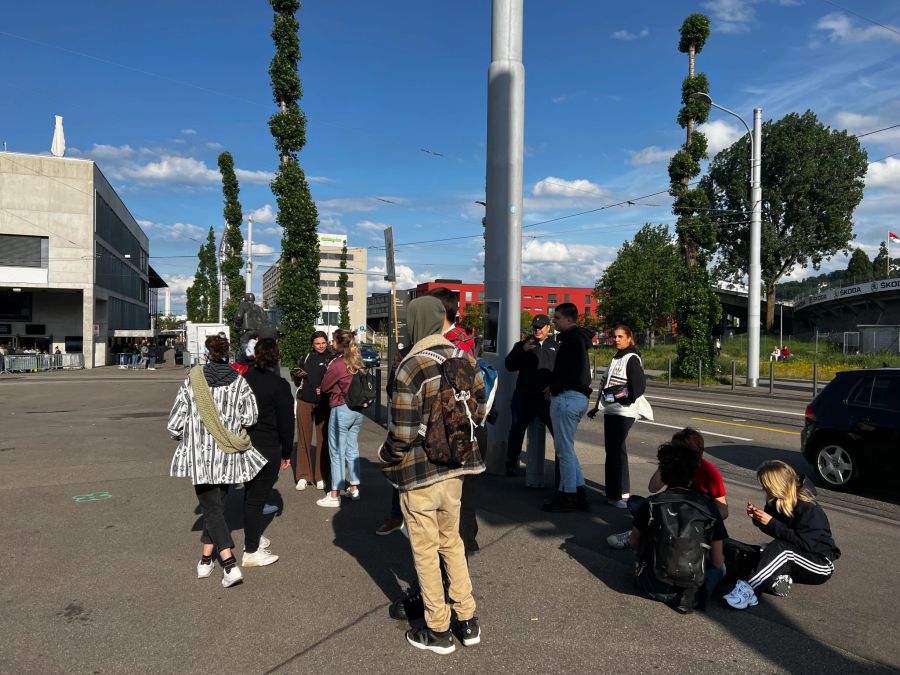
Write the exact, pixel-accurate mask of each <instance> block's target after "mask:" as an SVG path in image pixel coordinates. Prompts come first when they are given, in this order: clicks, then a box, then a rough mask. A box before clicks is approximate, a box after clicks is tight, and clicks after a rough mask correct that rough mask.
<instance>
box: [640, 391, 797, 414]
mask: <svg viewBox="0 0 900 675" xmlns="http://www.w3.org/2000/svg"><path fill="white" fill-rule="evenodd" d="M647 398H649V399H650V400H651V401H652V400H653V399H656V400H657V401H676V402H678V403H694V404H696V405H711V406H715V407H717V408H736V409H737V410H752V411H753V412H765V413H772V414H773V415H795V416H797V417H803V416H804V415H805V413H800V412H790V411H787V410H769V409H767V408H748V407H746V406H743V405H730V404H728V403H709V402H708V401H690V400H688V399H686V398H667V397H665V396H647Z"/></svg>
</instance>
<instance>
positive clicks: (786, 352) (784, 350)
mask: <svg viewBox="0 0 900 675" xmlns="http://www.w3.org/2000/svg"><path fill="white" fill-rule="evenodd" d="M791 356H792V354H791V350H790V349H788V346H787V345H784V346H783V347H782V348H781V360H782V361H787V360H788V359H789V358H791Z"/></svg>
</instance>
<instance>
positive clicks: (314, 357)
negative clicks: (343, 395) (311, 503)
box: [294, 330, 333, 490]
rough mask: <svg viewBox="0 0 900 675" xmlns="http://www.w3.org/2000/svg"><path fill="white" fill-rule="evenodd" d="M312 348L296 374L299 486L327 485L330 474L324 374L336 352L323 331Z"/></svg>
mask: <svg viewBox="0 0 900 675" xmlns="http://www.w3.org/2000/svg"><path fill="white" fill-rule="evenodd" d="M310 342H311V344H312V350H311V351H310V352H309V353H308V354H307V355H306V356H305V357H304V359H303V365H302V367H301V368H300V369H298V370H297V372H295V373H294V377H295V378H297V379H298V380H299V384H298V386H297V473H296V474H295V479H296V481H297V489H298V490H305V489H306V488H307V486H308V485H309V484H311V483H315V485H316V488H317V489H319V490H324V489H325V478H330V474H331V470H330V469H331V467H330V465H329V464H330V461H331V460H330V458H329V456H328V436H327V435H328V413H329V410H330V409H329V406H328V397H327V396H322V388H321V387H322V378H323V377H324V376H325V371H326V370H327V369H328V362H329V361H331V358H332V356H333V354H332V352H331V350H330V349H328V337H327V336H326V335H325V333H324V331H320V330H317V331H316V332H315V333H313V334H312V339H311V341H310ZM314 429H315V432H316V457H315V463H316V468H315V472H313V468H312V465H311V461H312V460H311V455H312V440H313V430H314Z"/></svg>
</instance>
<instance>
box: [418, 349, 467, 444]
mask: <svg viewBox="0 0 900 675" xmlns="http://www.w3.org/2000/svg"><path fill="white" fill-rule="evenodd" d="M465 353H466V352H464V351H463V350H462V349H460V348H459V347H456V346H454V347H453V353H452V354H451V355H450V356H442V355H441V354H438V353H437V352H433V351H431V350H430V349H423V350H422V351H420V352H416V354H414V355H413V356H418V355H419V354H421V355H422V356H427V357H428V358H430V359H432V360H434V361H437V362H438V364H439V365H441V366H443V365H444V362H445V361H446V360H447V359H448V358H450V359H456V358H462V357H463V354H465ZM441 375H442V376H443V373H442V374H441ZM448 384H449V382H448ZM450 389H451V390H452V391H453V398H455V399H456V400H457V402H459V403H462V404H463V408H464V409H465V411H466V417H467V418H468V420H469V441H474V440H475V427H476V426H477V425H476V424H475V419H474V418H473V417H472V411H471V410H469V404H468V401H469V399H470V398H471V397H472V392H470V391H457V390H456V389H455V388H454V387H453V386H452V385H451V386H450ZM423 427H425V425H424V424H422V425H420V426H419V433H420V434H421V435H423V436H424V435H425V431H424V429H423Z"/></svg>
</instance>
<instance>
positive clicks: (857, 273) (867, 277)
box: [844, 248, 874, 284]
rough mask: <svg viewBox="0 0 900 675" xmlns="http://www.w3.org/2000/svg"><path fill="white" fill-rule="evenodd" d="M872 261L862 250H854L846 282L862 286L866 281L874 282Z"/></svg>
mask: <svg viewBox="0 0 900 675" xmlns="http://www.w3.org/2000/svg"><path fill="white" fill-rule="evenodd" d="M873 269H874V268H873V267H872V261H871V260H869V256H867V255H866V252H865V251H863V250H862V249H861V248H855V249H853V253H851V254H850V261H849V262H848V263H847V274H846V275H845V276H844V280H845V281H846V282H847V283H849V284H861V283H863V282H865V281H872V279H873V278H874V277H873Z"/></svg>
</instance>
